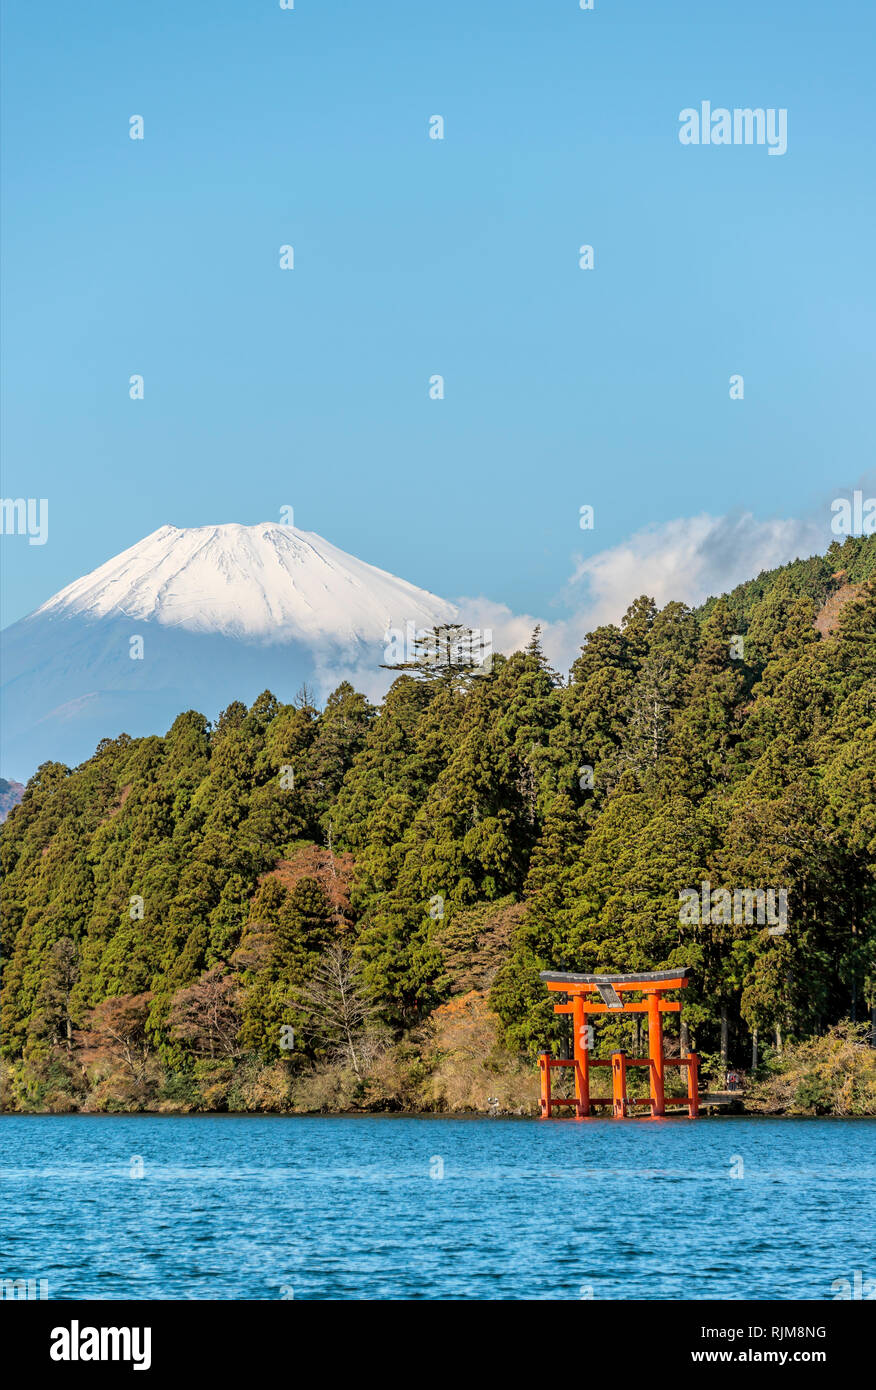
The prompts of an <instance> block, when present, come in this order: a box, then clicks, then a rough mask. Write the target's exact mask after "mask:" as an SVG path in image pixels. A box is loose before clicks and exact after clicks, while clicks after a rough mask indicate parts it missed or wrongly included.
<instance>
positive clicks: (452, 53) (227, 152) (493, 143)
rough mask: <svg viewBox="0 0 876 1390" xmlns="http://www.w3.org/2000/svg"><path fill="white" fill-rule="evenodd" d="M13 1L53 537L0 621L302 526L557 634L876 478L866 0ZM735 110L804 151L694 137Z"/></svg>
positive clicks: (26, 291) (12, 434) (11, 321)
mask: <svg viewBox="0 0 876 1390" xmlns="http://www.w3.org/2000/svg"><path fill="white" fill-rule="evenodd" d="M3 16H4V40H5V42H4V50H5V73H4V78H5V80H4V84H3V86H4V97H3V101H4V110H3V114H4V128H5V145H6V157H5V166H4V187H3V194H4V198H3V206H4V227H3V230H4V244H5V256H4V265H5V268H4V283H3V289H4V300H3V302H4V309H3V343H4V380H3V387H4V391H3V394H4V402H5V426H4V432H3V459H4V472H3V480H2V492H3V495H4V496H11V497H16V496H32V497H37V498H39V497H47V498H48V499H49V503H50V529H49V540H48V543H47V544H45V545H43V546H30V545H28V543H27V541H26V539H25V538H24V537H21V536H4V537H3V538H2V541H0V550H2V561H3V579H4V585H3V611H2V621H3V622H4V623H8V622H10V621H13V620H15V619H16V618H18V617H20V616H22V615H23V614H25V613H27V612H29V611H30V610H31V609H33V608H34V607H36V606H37V605H38V604H39V603H41V602H42V601H43V600H44V599H46V598H48V597H49V596H50V595H51V594H52V593H54V592H55V591H56V590H57V589H59V588H60V587H61V586H62V585H64V584H66V583H68V582H70V581H71V580H73V579H74V578H76V577H78V576H79V575H81V574H83V573H85V572H86V571H88V570H90V569H92V568H94V567H95V566H97V565H98V564H100V563H102V562H103V561H104V560H106V559H108V558H109V557H110V556H111V555H113V554H115V553H117V552H118V551H120V550H122V549H124V548H126V547H127V546H129V545H131V544H133V543H135V542H136V541H137V540H139V539H140V538H141V537H143V536H144V535H146V534H148V533H149V532H151V531H153V530H155V529H156V528H157V527H158V526H161V525H163V524H164V523H166V522H171V523H172V524H174V525H177V526H193V525H201V524H205V523H209V522H224V521H240V522H246V523H255V522H259V521H264V520H276V519H279V514H280V508H281V507H282V506H284V505H291V506H293V507H294V510H295V522H296V524H297V525H299V526H301V527H303V528H305V529H308V530H314V531H317V532H319V533H320V534H322V535H324V536H326V537H327V538H328V539H329V540H331V541H332V542H333V543H334V544H336V545H339V546H341V547H342V548H344V549H346V550H349V551H351V552H352V553H354V554H355V555H357V556H359V557H361V558H362V559H365V560H368V561H370V562H371V563H374V564H378V565H380V566H381V567H383V568H386V569H389V570H391V571H393V572H394V573H396V574H399V575H401V576H403V577H404V578H406V579H409V580H411V581H412V582H413V583H416V584H419V585H422V586H423V587H426V588H429V589H432V590H434V591H436V592H438V593H440V594H443V595H446V596H448V597H457V596H459V595H476V596H484V597H485V598H486V599H489V600H492V601H493V602H494V603H501V604H505V605H508V606H509V608H510V609H511V610H513V611H514V612H515V613H524V614H538V615H542V614H551V615H554V616H555V617H556V618H557V620H559V621H562V620H563V618H564V615H566V614H568V613H570V612H572V611H574V609H575V607H576V605H577V604H580V603H581V602H583V601H584V599H583V592H582V590H581V587H580V583H579V584H578V585H572V586H571V587H569V584H568V581H569V579H570V576H571V575H573V574H574V573H577V574H579V575H583V576H584V578H585V580H587V576H588V572H589V573H590V579H591V580H592V578H593V573H594V571H593V569H592V567H591V566H592V565H595V566H596V571H595V572H597V573H602V574H603V576H604V575H605V574H606V573H608V572H609V571H611V573H612V574H613V575H615V579H613V580H612V583H615V580H616V584H615V587H617V586H620V587H623V585H625V584H627V583H628V582H633V580H637V579H638V571H639V570H640V569H641V570H642V573H643V576H644V578H646V579H647V578H651V577H652V575H653V573H654V571H655V569H656V570H660V571H661V572H665V569H666V565H665V559H666V546H667V545H668V546H670V548H671V549H672V547H675V548H674V549H673V550H672V553H673V556H674V557H675V559H676V560H678V566H677V569H676V570H675V571H673V578H674V579H675V578H677V583H678V585H679V586H680V587H684V584H685V576H686V575H687V574H688V573H689V571H688V570H686V569H685V556H684V554H682V555H681V558H680V560H679V557H678V555H677V554H676V551H677V550H678V548H679V547H680V548H681V551H682V552H684V548H685V545H686V544H687V545H688V549H690V548H691V547H693V548H694V549H697V548H698V550H699V556H700V562H701V563H700V566H699V571H698V573H699V579H698V580H697V581H696V582H694V580H693V579H691V586H692V588H696V587H697V583H699V584H700V586H702V585H703V584H706V585H707V587H708V585H710V584H711V585H713V584H716V583H718V582H719V581H720V580H722V579H723V578H725V577H728V576H729V578H730V579H735V574H734V573H731V571H732V563H731V564H730V568H729V569H728V570H727V571H726V573H725V571H724V570H722V569H721V565H720V564H718V563H717V562H716V563H715V564H711V563H710V562H709V561H708V559H706V560H705V561H704V560H703V555H704V553H706V552H707V553H708V554H713V553H714V554H716V555H717V554H718V553H720V554H725V553H728V552H729V553H731V554H732V556H735V562H736V563H737V565H738V564H739V563H740V553H743V554H744V557H745V563H746V564H748V563H749V559H748V553H747V552H748V551H750V552H751V557H750V559H751V563H750V568H753V569H754V570H756V569H758V568H760V564H759V563H755V560H756V559H757V557H758V556H760V555H762V556H763V562H764V563H765V564H766V563H772V562H774V561H775V560H776V558H777V557H779V558H787V556H786V555H785V552H787V551H793V549H794V547H795V545H799V546H803V547H804V548H805V545H806V544H807V543H808V541H809V538H810V537H811V536H812V535H813V534H814V533H815V531H816V530H817V529H818V527H820V526H821V527H822V528H823V523H824V518H825V517H826V516H828V515H829V502H830V499H831V498H832V497H834V496H836V495H837V493H838V491H842V490H845V489H848V488H850V487H853V486H855V485H857V484H860V481H861V480H862V479H864V478H865V477H866V476H867V475H868V474H870V475H871V473H870V471H871V470H872V396H873V380H874V360H873V347H872V339H873V333H872V314H873V307H874V297H876V296H874V283H873V242H874V217H873V213H874V189H873V177H872V174H873V160H872V146H873V116H872V95H871V93H872V58H873V47H874V37H876V19H874V7H873V5H872V4H871V3H870V0H833V3H831V4H829V5H828V4H825V3H812V0H809V2H808V3H807V2H806V0H804V3H791V2H790V0H787V2H785V0H771V3H770V4H768V5H765V4H764V3H763V0H738V2H737V3H734V4H733V5H720V6H719V5H701V6H692V5H690V4H681V3H660V2H659V0H647V2H646V0H631V2H629V3H620V0H595V9H594V10H593V11H592V12H588V11H581V10H579V8H578V4H577V0H538V3H536V0H477V3H474V2H473V0H442V3H440V4H437V3H435V4H430V3H425V2H424V0H370V3H366V2H365V0H343V2H341V0H334V2H333V0H296V4H295V9H294V10H293V11H284V10H281V9H280V7H279V4H278V3H277V0H239V3H232V0H185V3H180V2H179V0H150V3H149V4H148V5H147V4H126V5H119V4H118V3H117V2H116V3H109V2H108V0H89V3H88V4H86V5H70V4H69V3H64V2H63V0H48V2H47V3H46V2H43V3H39V4H34V3H33V0H6V3H5V4H4V5H3ZM706 99H708V100H710V101H711V102H712V104H713V106H721V105H723V106H727V107H731V108H732V107H734V106H763V107H774V108H779V107H785V108H787V111H788V151H787V153H786V154H784V155H783V156H781V157H772V156H769V155H768V153H767V150H766V149H765V148H763V147H729V148H728V147H724V148H717V147H709V148H703V147H700V148H686V147H683V146H682V145H681V144H680V143H679V141H678V116H679V112H680V111H681V110H682V109H683V108H685V107H688V106H698V105H699V103H700V102H701V101H702V100H706ZM134 114H138V115H142V116H143V118H144V121H145V138H144V140H142V141H132V140H130V139H129V135H128V131H129V124H128V123H129V117H130V116H132V115H134ZM435 114H440V115H442V116H443V117H444V120H445V123H446V124H445V139H444V140H443V141H435V140H430V139H429V138H428V122H429V118H430V116H432V115H435ZM582 243H589V244H592V245H593V247H594V248H595V269H594V270H593V271H592V272H591V271H582V270H580V269H579V267H578V247H579V246H580V245H581V244H582ZM283 244H292V245H293V246H294V248H295V269H294V270H292V271H287V272H284V271H282V270H280V269H279V264H278V262H279V248H280V247H281V245H283ZM133 373H141V374H142V375H143V377H144V379H145V399H144V400H142V401H136V402H134V401H131V400H130V399H129V396H128V381H129V377H130V376H131V374H133ZM435 373H440V374H442V375H443V376H444V378H445V382H446V387H445V392H446V394H445V399H444V400H441V401H434V400H430V399H429V395H428V384H429V379H430V377H431V376H432V375H433V374H435ZM733 373H741V374H743V376H744V381H745V398H744V400H743V401H731V400H730V397H729V389H728V383H729V378H730V376H731V374H733ZM871 476H872V475H871ZM584 503H590V504H591V505H593V506H594V508H595V517H596V525H595V528H594V530H593V531H590V532H583V531H581V530H580V529H579V525H578V517H579V507H580V506H581V505H582V504H584ZM705 515H707V516H709V517H711V518H714V519H716V520H715V521H713V522H711V523H704V522H702V521H700V522H699V523H695V524H693V531H692V532H691V536H692V537H693V539H690V540H689V542H687V541H685V539H684V537H685V535H686V533H685V531H684V526H683V525H681V526H680V523H682V522H683V519H685V518H702V517H703V516H705ZM721 518H729V520H727V521H726V522H725V521H721V520H720V519H721ZM795 527H797V529H796V530H795ZM645 528H650V532H649V534H650V536H651V540H650V541H649V542H647V543H646V544H645V545H644V546H640V545H639V543H638V541H636V539H635V538H636V537H638V536H640V534H641V533H642V531H643V530H644V529H645ZM679 528H680V529H679ZM813 528H814V529H813ZM655 536H656V538H657V539H656V540H655V539H654V538H655ZM631 538H632V540H631ZM661 538H662V539H661ZM737 539H738V541H739V544H738V545H737V543H736V541H737ZM829 539H830V537H829V535H826V536H825V544H826V543H827V541H828V540H829ZM664 540H665V544H664ZM597 556H601V557H602V559H600V560H598V561H597V560H596V557H597ZM606 557H608V559H607V560H606ZM612 557H613V558H612ZM624 557H626V559H625V558H624ZM615 561H616V563H615ZM728 563H729V562H728ZM625 565H626V568H624V566H625ZM648 565H650V566H651V573H650V574H649V573H648ZM704 565H705V570H706V571H707V573H706V574H705V575H704V574H703V567H704ZM600 567H601V568H600ZM631 576H632V578H631ZM740 577H741V576H740ZM588 582H589V581H588ZM655 582H656V581H655ZM639 587H642V586H639ZM609 588H611V585H609ZM636 592H638V588H637V589H636ZM613 596H614V590H613V589H612V593H611V595H608V596H606V595H605V594H603V595H602V597H603V598H605V600H606V602H611V601H613ZM678 596H679V597H683V598H688V597H693V598H695V597H696V594H695V593H693V594H688V593H679V594H678ZM597 608H598V604H597Z"/></svg>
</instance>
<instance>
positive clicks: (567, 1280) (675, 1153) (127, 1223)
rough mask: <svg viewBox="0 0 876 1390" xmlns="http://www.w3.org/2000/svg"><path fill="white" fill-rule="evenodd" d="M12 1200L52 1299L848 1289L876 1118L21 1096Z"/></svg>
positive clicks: (871, 1182) (15, 1219) (5, 1144)
mask: <svg viewBox="0 0 876 1390" xmlns="http://www.w3.org/2000/svg"><path fill="white" fill-rule="evenodd" d="M138 1159H139V1160H142V1169H143V1176H142V1177H140V1178H137V1177H132V1172H137V1171H139V1166H140V1165H139V1163H138V1161H137V1160H138ZM733 1173H737V1174H740V1176H732V1174H733ZM0 1201H2V1208H0V1278H33V1279H47V1280H48V1284H49V1297H50V1298H249V1299H276V1298H291V1297H294V1298H295V1299H309V1298H366V1299H375V1298H454V1299H459V1298H468V1299H470V1298H512V1299H517V1298H545V1299H555V1298H556V1299H580V1298H582V1297H584V1298H587V1297H593V1298H595V1299H598V1298H623V1299H642V1298H672V1299H698V1298H721V1299H733V1298H760V1299H790V1298H808V1299H830V1298H833V1297H835V1296H836V1295H835V1293H834V1292H833V1291H832V1290H831V1284H832V1283H833V1281H835V1280H837V1279H848V1280H849V1282H850V1284H853V1283H854V1275H855V1271H856V1270H860V1271H862V1277H863V1278H864V1279H868V1278H873V1277H876V1261H874V1257H873V1252H872V1243H871V1242H872V1233H873V1231H874V1230H876V1122H871V1121H868V1120H862V1121H841V1120H760V1119H715V1120H699V1121H693V1122H692V1121H686V1120H668V1121H663V1122H661V1121H633V1122H626V1123H624V1122H617V1121H612V1120H595V1121H589V1122H583V1123H582V1122H579V1123H576V1122H575V1121H573V1120H565V1121H552V1122H551V1121H548V1122H544V1121H537V1120H499V1119H445V1118H429V1117H412V1116H404V1117H391V1116H387V1117H379V1116H375V1117H371V1116H369V1117H346V1116H344V1117H337V1118H335V1117H332V1118H328V1117H326V1118H323V1117H316V1118H308V1117H279V1116H253V1117H249V1116H246V1117H238V1116H186V1117H178V1116H167V1117H162V1116H114V1117H102V1116H17V1115H7V1116H0ZM859 1282H860V1281H859Z"/></svg>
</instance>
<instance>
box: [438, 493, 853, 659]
mask: <svg viewBox="0 0 876 1390" xmlns="http://www.w3.org/2000/svg"><path fill="white" fill-rule="evenodd" d="M831 539H833V537H832V536H831V535H830V532H829V527H827V526H826V524H825V521H824V519H823V518H822V519H821V520H819V521H815V520H800V519H796V518H790V519H778V520H772V521H759V520H758V519H757V518H756V517H755V516H753V515H752V513H751V512H739V513H735V514H731V515H728V516H710V515H709V514H708V513H705V512H704V513H701V514H700V515H699V516H694V517H679V518H677V519H675V520H672V521H667V522H663V523H661V524H658V525H652V526H646V527H644V528H642V530H640V531H636V532H634V534H633V535H632V536H630V537H629V539H627V540H625V541H622V542H620V544H618V545H615V546H611V547H610V548H609V549H607V550H601V551H599V552H597V554H595V555H593V556H591V557H589V558H588V557H585V556H583V555H581V554H579V555H576V556H575V557H574V568H573V572H572V574H571V576H570V578H569V580H568V583H567V584H566V586H565V588H564V590H563V592H562V594H560V595H558V600H559V601H562V602H563V603H564V604H565V605H566V606H569V607H572V608H573V609H574V612H573V614H572V615H571V616H570V617H568V618H561V619H559V620H556V621H546V620H544V619H539V618H537V617H535V616H534V615H532V614H515V613H513V612H512V610H511V609H510V608H509V607H508V606H507V605H506V604H502V603H495V602H493V601H491V600H490V599H486V598H461V599H458V600H457V603H458V605H459V608H460V609H461V611H462V612H463V613H464V614H465V619H466V621H467V622H469V623H470V624H471V625H472V626H476V627H480V628H491V629H492V632H493V646H494V649H495V650H497V651H502V652H511V651H515V650H518V649H519V648H520V647H521V646H525V644H526V643H527V642H528V640H529V638H530V636H531V634H532V630H533V628H534V627H535V625H536V623H538V622H540V623H541V628H542V644H543V647H544V650H545V653H546V654H547V656H548V658H549V660H550V661H551V663H552V664H553V665H554V666H555V667H556V668H557V670H559V671H562V672H565V671H567V670H568V668H569V666H570V665H571V663H572V661H574V659H575V657H576V656H577V654H578V650H579V648H580V647H581V644H582V643H583V641H584V638H585V636H586V634H587V633H588V632H589V631H590V630H591V629H592V628H594V627H597V626H599V624H600V623H616V622H619V621H620V619H621V617H622V616H623V614H624V613H625V612H626V610H627V608H628V607H629V605H630V604H631V603H632V602H633V600H634V599H636V598H638V596H639V595H640V594H648V595H650V597H651V598H653V599H654V600H655V601H656V603H657V604H658V606H660V607H662V606H663V604H665V603H668V602H670V600H672V599H679V600H681V601H682V602H683V603H687V604H690V605H691V606H692V607H693V606H696V605H697V604H699V603H702V602H703V600H704V599H707V598H709V597H710V595H712V594H721V593H725V592H727V591H728V590H730V589H733V588H735V586H736V585H737V584H740V583H742V582H743V581H744V580H746V579H752V578H754V577H755V576H756V575H757V574H759V573H760V571H761V570H769V569H775V568H776V567H777V566H779V565H785V564H788V563H789V562H790V561H791V560H796V559H799V558H803V557H806V556H808V555H814V554H816V553H817V552H819V551H821V550H823V549H824V548H825V546H826V545H827V544H829V542H830V540H831Z"/></svg>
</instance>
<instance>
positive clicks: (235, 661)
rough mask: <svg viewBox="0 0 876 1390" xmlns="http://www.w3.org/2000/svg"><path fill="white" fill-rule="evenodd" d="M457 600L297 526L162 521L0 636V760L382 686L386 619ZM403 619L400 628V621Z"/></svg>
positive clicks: (394, 621)
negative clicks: (259, 698)
mask: <svg viewBox="0 0 876 1390" xmlns="http://www.w3.org/2000/svg"><path fill="white" fill-rule="evenodd" d="M458 616H459V615H458V610H457V609H456V607H455V606H454V605H453V604H452V603H449V602H447V601H446V600H444V599H441V598H438V597H436V595H435V594H430V593H428V592H426V590H424V589H418V588H416V587H415V585H413V584H408V583H407V582H406V581H405V580H403V579H397V578H395V576H394V575H391V574H388V573H387V572H386V571H385V570H381V569H377V568H375V567H374V566H373V565H368V564H365V563H364V562H363V561H362V560H357V559H356V558H355V557H354V556H352V555H347V554H345V553H344V551H342V550H338V549H337V547H336V546H333V545H331V544H330V543H329V542H328V541H326V540H323V539H322V537H321V536H317V535H315V534H314V533H312V532H309V531H300V530H297V529H296V528H295V527H292V526H281V525H277V524H274V523H265V524H262V525H259V526H239V525H233V524H232V525H224V526H198V527H193V528H190V529H178V528H177V527H175V526H162V527H161V528H160V529H159V530H157V531H154V532H153V533H152V535H150V536H146V537H145V539H144V540H142V541H139V542H138V544H137V545H134V546H131V548H130V549H129V550H125V551H123V552H122V553H121V554H120V555H117V556H115V558H114V559H112V560H108V561H107V563H106V564H104V565H101V566H100V567H99V568H98V569H96V570H93V571H92V572H91V573H90V574H87V575H85V576H84V578H82V579H78V580H76V581H75V582H74V583H73V584H69V585H68V586H67V587H66V588H65V589H62V590H61V591H60V592H59V593H57V594H55V595H54V597H53V598H50V599H49V600H48V602H46V603H44V604H43V605H42V607H41V608H38V609H37V610H36V612H34V613H31V614H30V615H29V616H28V617H26V618H22V619H21V621H19V622H17V623H14V624H12V626H11V627H9V628H7V629H6V630H5V632H4V633H3V634H2V649H3V671H2V707H0V717H2V770H3V772H4V773H5V774H6V775H8V776H12V775H15V776H18V777H20V778H22V779H23V778H24V777H26V776H29V775H30V773H32V772H33V771H34V769H35V768H36V767H37V766H38V765H39V764H40V763H41V762H45V761H46V760H48V759H52V760H54V761H59V762H65V763H68V764H70V765H72V764H74V763H77V762H81V761H82V760H83V759H84V758H87V757H89V756H90V755H91V753H93V751H94V748H95V745H96V743H97V742H98V740H99V739H101V738H104V737H109V738H113V737H116V736H117V735H118V734H120V733H127V734H130V735H131V736H132V737H136V736H138V735H142V734H161V733H164V732H165V730H166V729H167V728H168V727H169V725H170V724H171V723H172V721H173V720H174V719H175V718H176V716H177V714H179V713H180V712H181V711H182V710H185V709H198V710H200V711H201V712H202V713H203V714H205V715H206V716H207V717H208V718H214V717H215V716H216V715H217V714H218V712H219V710H220V709H222V708H223V707H224V706H225V705H227V704H228V703H229V702H230V701H231V700H235V699H237V700H245V701H246V702H247V703H251V702H252V700H253V699H255V697H256V695H258V694H259V693H260V692H261V691H262V690H264V689H266V688H270V689H271V690H273V692H274V694H275V695H276V696H277V697H278V698H279V699H281V700H287V701H288V700H291V699H292V697H293V696H294V694H295V692H296V691H297V690H298V688H299V687H300V685H301V684H302V682H305V681H306V682H307V683H308V684H309V685H311V686H312V687H314V688H315V690H316V692H317V693H318V694H320V695H325V694H327V693H328V692H329V691H330V690H332V689H333V688H334V687H335V686H337V685H338V684H339V683H340V681H342V680H345V679H346V680H351V681H352V682H353V683H354V684H357V685H358V686H359V688H361V689H364V690H365V691H366V693H368V694H370V695H372V696H374V695H378V694H380V693H382V692H383V691H384V690H385V689H386V687H387V685H388V684H389V681H390V680H391V679H392V677H391V674H390V673H389V672H386V671H382V670H381V669H380V663H381V662H382V661H383V660H384V659H385V658H384V648H385V645H386V635H387V632H388V631H389V630H393V631H401V632H404V631H405V630H406V629H407V625H408V624H413V626H414V628H415V629H416V628H429V627H433V626H434V625H436V624H438V623H442V622H453V621H455V620H456V619H457V618H458ZM407 630H409V629H407Z"/></svg>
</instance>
